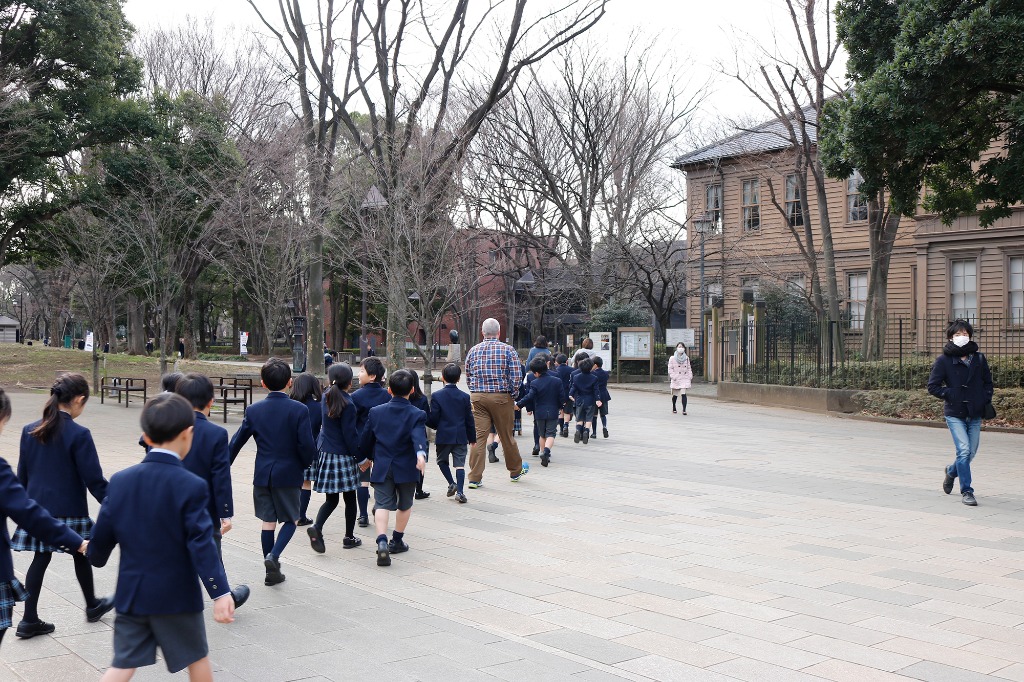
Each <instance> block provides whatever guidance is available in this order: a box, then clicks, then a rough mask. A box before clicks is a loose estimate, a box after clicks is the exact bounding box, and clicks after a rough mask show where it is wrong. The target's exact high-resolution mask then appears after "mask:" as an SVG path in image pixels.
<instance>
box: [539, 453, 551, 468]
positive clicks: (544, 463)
mask: <svg viewBox="0 0 1024 682" xmlns="http://www.w3.org/2000/svg"><path fill="white" fill-rule="evenodd" d="M550 461H551V455H548V454H543V455H541V456H540V465H541V466H542V467H546V466H547V465H548V463H549V462H550Z"/></svg>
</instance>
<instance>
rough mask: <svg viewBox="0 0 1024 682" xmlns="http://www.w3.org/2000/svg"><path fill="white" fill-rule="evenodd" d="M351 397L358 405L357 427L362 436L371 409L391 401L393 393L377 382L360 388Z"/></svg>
mask: <svg viewBox="0 0 1024 682" xmlns="http://www.w3.org/2000/svg"><path fill="white" fill-rule="evenodd" d="M350 397H351V398H352V402H353V403H355V405H356V429H357V430H358V432H359V435H360V436H361V435H362V434H363V429H364V428H365V427H366V418H367V417H368V416H369V415H370V410H371V409H373V408H374V407H377V406H378V405H384V404H385V403H388V402H390V401H391V394H390V393H388V391H387V389H386V388H384V387H383V386H381V385H380V384H378V383H376V382H374V383H370V384H366V385H364V386H362V387H360V388H358V389H357V390H356V391H355V392H354V393H352V395H351V396H350Z"/></svg>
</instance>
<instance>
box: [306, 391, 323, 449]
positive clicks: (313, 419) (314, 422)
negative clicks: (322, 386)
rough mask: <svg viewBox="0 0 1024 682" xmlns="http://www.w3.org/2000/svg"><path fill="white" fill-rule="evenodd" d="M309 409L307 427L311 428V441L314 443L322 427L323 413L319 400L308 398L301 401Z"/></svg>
mask: <svg viewBox="0 0 1024 682" xmlns="http://www.w3.org/2000/svg"><path fill="white" fill-rule="evenodd" d="M302 404H303V405H305V406H306V409H307V410H309V428H311V429H312V430H313V442H314V443H315V442H316V440H317V438H319V437H320V429H321V428H322V427H323V419H324V418H323V414H322V412H321V409H320V408H321V405H320V401H319V400H313V399H312V398H308V399H307V400H306V402H304V403H302Z"/></svg>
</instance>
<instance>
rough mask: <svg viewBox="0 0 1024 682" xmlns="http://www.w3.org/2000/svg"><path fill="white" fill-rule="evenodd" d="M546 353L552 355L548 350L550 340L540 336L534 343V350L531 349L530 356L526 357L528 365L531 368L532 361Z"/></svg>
mask: <svg viewBox="0 0 1024 682" xmlns="http://www.w3.org/2000/svg"><path fill="white" fill-rule="evenodd" d="M545 353H546V354H548V355H551V350H550V349H549V348H548V339H547V337H546V336H538V337H537V338H536V339H534V341H533V348H531V349H530V354H529V355H527V356H526V365H527V366H529V365H530V361H531V360H533V359H534V358H535V357H537V356H538V355H544V354H545Z"/></svg>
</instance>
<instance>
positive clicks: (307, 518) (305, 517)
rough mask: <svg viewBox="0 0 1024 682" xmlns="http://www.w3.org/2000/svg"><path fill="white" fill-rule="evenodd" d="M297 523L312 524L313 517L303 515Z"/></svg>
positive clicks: (297, 524) (298, 524)
mask: <svg viewBox="0 0 1024 682" xmlns="http://www.w3.org/2000/svg"><path fill="white" fill-rule="evenodd" d="M295 525H296V526H312V525H313V519H311V518H309V517H308V516H303V517H302V518H301V519H299V520H298V521H296V522H295Z"/></svg>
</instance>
